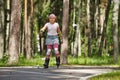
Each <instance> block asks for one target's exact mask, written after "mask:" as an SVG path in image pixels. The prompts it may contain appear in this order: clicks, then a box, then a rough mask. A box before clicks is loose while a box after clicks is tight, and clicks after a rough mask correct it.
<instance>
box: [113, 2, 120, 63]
mask: <svg viewBox="0 0 120 80" xmlns="http://www.w3.org/2000/svg"><path fill="white" fill-rule="evenodd" d="M113 3H114V7H113V43H114V46H113V49H114V53H113V54H114V58H113V59H114V62H115V63H116V62H118V54H119V42H118V12H119V0H113Z"/></svg>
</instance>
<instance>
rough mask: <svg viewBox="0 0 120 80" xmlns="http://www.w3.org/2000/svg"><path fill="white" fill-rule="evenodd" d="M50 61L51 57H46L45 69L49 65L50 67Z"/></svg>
mask: <svg viewBox="0 0 120 80" xmlns="http://www.w3.org/2000/svg"><path fill="white" fill-rule="evenodd" d="M49 61H50V59H49V58H46V59H45V63H44V64H43V66H44V69H46V68H48V67H49Z"/></svg>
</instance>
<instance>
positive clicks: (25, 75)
mask: <svg viewBox="0 0 120 80" xmlns="http://www.w3.org/2000/svg"><path fill="white" fill-rule="evenodd" d="M112 70H113V69H106V68H104V69H103V68H101V69H100V68H83V67H77V68H76V67H72V68H68V67H61V68H59V69H56V68H55V67H50V68H49V69H43V68H42V67H39V68H38V67H27V68H25V67H24V68H23V67H12V68H11V67H9V68H8V67H7V68H5V67H4V68H0V80H87V78H89V77H91V76H95V75H99V74H102V73H106V72H110V71H112Z"/></svg>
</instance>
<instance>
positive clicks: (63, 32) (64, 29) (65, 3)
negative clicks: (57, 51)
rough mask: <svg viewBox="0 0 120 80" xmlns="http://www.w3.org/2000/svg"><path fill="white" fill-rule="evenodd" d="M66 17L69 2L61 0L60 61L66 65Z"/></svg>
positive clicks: (67, 15)
mask: <svg viewBox="0 0 120 80" xmlns="http://www.w3.org/2000/svg"><path fill="white" fill-rule="evenodd" d="M68 17H69V0H63V20H62V34H63V43H62V45H61V61H62V63H63V64H67V63H68V60H67V59H68V58H67V57H68V20H69V19H68Z"/></svg>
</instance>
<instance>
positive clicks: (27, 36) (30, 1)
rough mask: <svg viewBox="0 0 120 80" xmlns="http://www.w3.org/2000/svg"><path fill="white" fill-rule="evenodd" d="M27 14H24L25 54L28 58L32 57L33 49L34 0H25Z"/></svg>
mask: <svg viewBox="0 0 120 80" xmlns="http://www.w3.org/2000/svg"><path fill="white" fill-rule="evenodd" d="M28 4H30V5H28ZM24 8H25V9H24V10H25V15H24V23H25V25H24V27H25V54H26V58H27V59H30V58H31V57H32V55H31V54H32V52H31V51H32V49H31V28H32V24H31V23H32V17H33V16H32V15H33V0H25V7H24Z"/></svg>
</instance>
